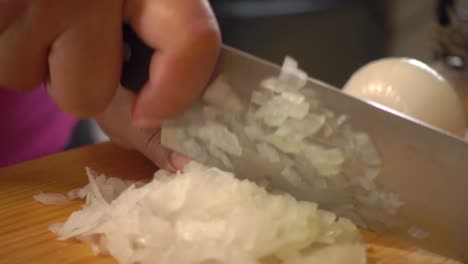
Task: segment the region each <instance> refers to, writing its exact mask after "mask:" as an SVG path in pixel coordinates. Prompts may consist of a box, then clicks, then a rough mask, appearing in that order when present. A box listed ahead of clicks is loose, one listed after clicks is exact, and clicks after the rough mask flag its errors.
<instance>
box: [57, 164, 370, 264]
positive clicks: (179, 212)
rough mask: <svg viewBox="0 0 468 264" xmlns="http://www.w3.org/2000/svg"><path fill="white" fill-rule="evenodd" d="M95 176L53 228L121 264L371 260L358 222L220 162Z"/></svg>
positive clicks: (342, 263) (291, 263)
mask: <svg viewBox="0 0 468 264" xmlns="http://www.w3.org/2000/svg"><path fill="white" fill-rule="evenodd" d="M88 176H89V184H88V185H87V186H86V187H85V188H83V189H81V190H78V192H79V193H80V195H78V196H76V195H74V197H80V198H86V203H85V205H84V207H83V208H82V209H81V210H79V211H76V212H74V213H73V214H72V215H71V216H70V217H69V218H68V220H67V221H66V222H65V223H64V224H63V225H60V224H53V225H51V226H50V230H51V231H53V232H55V233H56V234H57V235H58V236H59V239H60V240H66V239H71V238H76V239H79V240H81V241H84V242H87V243H91V244H92V246H93V249H94V251H95V252H96V253H97V254H98V253H100V254H110V255H112V256H113V257H114V258H115V259H116V260H117V261H118V262H119V263H122V264H127V263H128V264H130V263H140V264H146V263H158V264H165V263H168V264H169V263H170V264H173V263H177V264H185V263H187V264H189V263H190V264H208V263H213V264H229V263H232V264H238V263H244V264H267V263H268V264H278V263H289V264H300V263H304V264H305V263H308V264H313V263H317V264H319V263H320V264H323V263H327V264H345V263H346V264H361V263H366V257H365V249H364V246H363V245H361V244H360V243H359V241H360V234H359V231H358V229H357V228H356V226H355V225H354V224H352V222H351V221H349V220H347V219H346V218H337V217H336V216H335V214H333V213H331V212H327V211H324V210H321V209H318V208H317V204H315V203H312V202H302V201H297V200H296V199H294V198H293V197H292V196H290V195H288V194H275V195H274V194H270V193H268V192H267V191H266V190H265V189H264V188H261V187H259V186H257V185H256V184H255V183H253V182H250V181H248V180H239V179H237V178H235V177H234V175H233V174H231V173H228V172H225V171H222V170H219V169H217V168H209V167H205V166H203V165H201V164H199V163H196V162H190V163H189V164H188V165H187V166H186V167H185V168H184V169H183V170H182V171H180V172H178V173H177V174H175V175H172V174H170V173H169V172H167V171H164V170H160V171H158V172H156V173H155V177H154V179H153V180H152V181H151V182H149V183H147V184H143V183H131V182H127V181H122V180H120V179H118V178H106V177H104V176H103V175H101V176H96V175H95V174H94V173H93V172H92V171H91V170H88ZM129 184H130V185H129ZM81 194H84V195H85V197H83V196H82V195H81Z"/></svg>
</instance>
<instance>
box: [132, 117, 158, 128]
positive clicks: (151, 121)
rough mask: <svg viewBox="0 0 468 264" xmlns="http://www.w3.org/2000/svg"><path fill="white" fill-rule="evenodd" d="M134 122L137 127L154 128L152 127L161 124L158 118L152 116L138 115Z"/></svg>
mask: <svg viewBox="0 0 468 264" xmlns="http://www.w3.org/2000/svg"><path fill="white" fill-rule="evenodd" d="M134 123H135V125H136V126H137V127H141V128H154V127H160V126H161V124H162V121H161V120H160V119H158V118H153V117H138V118H136V119H135V121H134Z"/></svg>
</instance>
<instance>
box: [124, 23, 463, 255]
mask: <svg viewBox="0 0 468 264" xmlns="http://www.w3.org/2000/svg"><path fill="white" fill-rule="evenodd" d="M125 32H126V34H124V39H125V41H126V43H127V45H128V48H129V50H130V51H131V54H132V56H129V58H128V60H127V61H126V63H124V67H123V74H122V84H123V86H125V87H127V88H130V89H132V90H134V91H138V90H139V89H140V87H141V86H142V84H143V83H144V81H145V80H147V78H148V76H147V72H148V71H147V69H142V68H140V69H139V70H134V65H139V66H138V67H141V65H148V63H149V60H150V56H148V54H152V52H153V50H152V49H150V48H149V47H145V45H144V44H142V43H141V42H140V41H139V40H138V37H136V35H134V33H132V32H131V30H128V29H127V31H125ZM142 49H144V50H143V51H142ZM280 73H281V67H280V66H278V65H275V64H272V63H270V62H267V61H265V60H262V59H260V58H257V57H255V56H252V55H250V54H247V53H244V52H242V51H239V50H236V49H234V48H231V47H228V46H223V49H222V52H221V55H220V58H219V61H218V65H217V68H216V71H215V73H214V76H213V80H214V81H213V83H212V84H211V85H210V88H208V90H207V92H205V95H204V97H203V98H202V99H201V100H199V101H198V102H197V103H196V104H195V105H194V106H193V107H192V108H191V109H189V110H188V111H187V112H186V113H185V114H183V115H182V116H181V117H179V118H177V119H175V120H172V121H170V122H166V123H165V124H164V125H163V129H162V144H163V145H165V146H166V147H169V148H172V149H174V150H176V151H179V152H181V153H184V154H186V155H188V156H190V157H191V158H193V159H195V160H198V161H202V162H205V163H207V165H216V166H218V167H221V168H223V169H225V170H228V171H231V172H233V173H234V174H236V175H237V176H242V177H245V178H248V179H250V180H253V181H255V182H257V183H259V184H263V185H265V186H266V187H268V188H272V189H274V190H282V191H286V192H288V193H291V194H292V195H293V196H295V197H296V198H298V199H303V200H312V201H314V202H318V203H319V204H320V205H321V206H323V207H325V208H326V209H330V210H333V211H335V212H337V214H339V215H343V216H346V217H349V218H351V219H352V220H354V221H355V222H356V223H357V224H358V225H361V226H362V227H365V228H369V229H371V230H374V231H377V232H379V233H382V234H385V235H387V236H391V237H395V238H398V239H404V240H407V241H410V242H412V243H413V244H415V245H417V246H418V247H421V248H424V249H428V250H431V251H434V252H436V253H438V254H441V255H445V256H447V257H450V258H454V259H458V260H462V261H468V221H466V219H468V193H467V192H466V191H465V190H466V188H467V186H468V144H467V143H466V142H465V141H463V140H461V139H460V138H456V137H454V136H452V135H450V134H447V133H445V132H443V131H441V130H438V129H436V128H434V127H431V126H429V125H427V124H424V123H422V122H419V121H418V120H415V119H412V118H410V117H408V116H405V115H403V114H400V113H398V112H395V111H392V110H391V109H388V108H385V107H382V106H379V105H375V104H372V103H368V102H364V101H362V100H359V99H356V98H354V97H351V96H349V95H346V94H344V93H342V92H341V91H339V90H338V89H336V88H334V87H332V86H330V85H328V84H326V83H324V82H321V81H318V80H315V79H312V78H307V79H306V83H305V85H304V87H303V88H301V90H300V91H303V93H304V94H307V96H305V100H306V102H307V103H308V104H309V109H308V114H309V115H313V116H314V118H316V120H315V123H314V122H313V123H312V124H317V122H319V121H317V120H321V119H320V118H321V117H323V116H325V117H326V118H327V119H329V120H332V121H334V122H335V121H336V122H335V123H336V124H337V126H338V125H340V126H341V123H343V122H344V123H346V124H345V125H343V127H342V128H337V127H332V129H331V130H332V131H331V132H330V131H329V132H328V134H329V135H328V137H327V135H326V134H327V132H324V131H319V132H316V134H313V135H309V138H308V139H307V140H308V141H311V142H313V143H310V144H308V146H307V149H306V148H305V147H302V145H301V146H300V148H302V149H301V150H300V151H299V152H300V155H299V154H298V151H297V150H295V149H294V148H292V149H289V150H288V149H287V148H288V146H283V147H284V148H283V147H281V144H280V143H281V142H278V140H276V139H275V138H274V137H270V138H269V139H268V140H263V139H258V138H255V139H252V138H249V137H248V136H246V135H247V134H249V133H246V130H245V128H246V127H248V126H250V125H252V122H253V123H254V124H255V122H260V121H258V120H257V119H258V118H259V115H258V113H257V115H256V114H255V113H256V112H258V111H260V110H259V107H258V106H255V103H253V102H252V99H253V96H254V97H256V98H257V97H258V96H259V93H260V95H261V93H262V92H263V93H264V92H265V89H264V88H265V87H264V86H265V85H266V84H265V80H266V79H268V78H270V79H271V78H272V77H275V76H276V77H277V76H278V75H280ZM135 80H137V81H135ZM220 80H221V81H220ZM216 82H218V83H216ZM262 83H263V86H262ZM215 84H216V85H215ZM226 86H228V88H226ZM229 87H230V88H232V90H230V88H229ZM210 89H211V90H210ZM208 92H209V93H211V94H212V95H213V94H215V95H216V94H218V97H216V96H214V97H213V96H211V97H212V98H207V93H208ZM267 92H269V93H270V96H272V97H271V98H269V100H270V101H271V99H272V98H273V97H275V96H276V97H278V96H279V95H278V94H277V93H276V94H275V92H272V91H267ZM289 95H291V96H294V95H297V93H294V92H293V93H292V94H289ZM289 95H288V96H289ZM208 97H209V96H208ZM283 97H284V96H283ZM232 98H235V99H233V100H228V99H232ZM296 99H297V98H296ZM257 100H260V99H259V98H257ZM298 100H300V98H299V99H298ZM254 101H255V100H254ZM279 101H281V100H279ZM312 101H313V103H312ZM313 104H318V105H319V107H318V108H317V106H315V108H314V107H312V105H313ZM236 105H237V107H236ZM225 106H228V107H225ZM229 106H232V107H229ZM239 106H240V107H239ZM270 109H271V108H270ZM314 109H315V110H314ZM281 110H282V111H283V112H284V111H289V109H281ZM280 112H281V111H280ZM296 114H297V113H296ZM266 115H267V116H268V113H267V114H266ZM278 115H282V114H281V113H279V114H278ZM283 116H284V115H283ZM308 117H309V116H308ZM256 118H257V119H256ZM260 119H261V118H260ZM289 119H291V118H289ZM292 119H294V118H292ZM344 120H345V121H344ZM319 123H320V122H319ZM338 123H340V124H338ZM295 124H299V125H300V124H301V122H296V123H295ZM270 125H271V124H270ZM259 127H260V128H262V129H264V131H263V134H262V136H263V137H269V136H271V135H273V134H275V133H277V132H278V129H277V128H278V127H276V128H275V129H276V130H275V129H272V128H271V127H269V126H268V125H265V124H260V125H258V126H257V128H259ZM306 128H308V129H310V128H311V127H310V126H309V127H306ZM319 130H326V129H325V128H324V126H323V125H322V126H321V127H320V129H319ZM328 130H330V129H328ZM265 131H266V132H265ZM337 131H338V132H337ZM251 132H252V131H251ZM283 132H284V131H283ZM286 132H287V131H286ZM289 132H290V131H289ZM296 132H297V131H296ZM296 134H297V133H296ZM296 134H294V133H293V134H291V133H289V134H288V133H286V134H284V133H283V136H284V135H286V136H287V137H289V138H286V139H287V140H290V139H291V138H292V137H293V136H295V135H296ZM335 134H336V135H335ZM278 135H281V133H279V134H278ZM219 136H221V137H223V138H224V139H225V140H223V142H213V141H212V140H213V138H214V137H219ZM283 139H284V137H283ZM236 140H237V141H236ZM275 140H276V141H275ZM288 142H289V141H288ZM299 142H303V141H299ZM350 142H351V143H353V144H354V145H353V144H351V143H350ZM283 143H284V142H283ZM278 144H280V145H278ZM350 144H351V145H353V146H351V147H350ZM359 144H360V146H358V147H356V145H359ZM237 145H238V146H237ZM283 145H284V144H283ZM278 146H280V147H278ZM271 147H273V149H274V151H276V152H277V153H279V156H280V157H279V159H280V162H274V158H271V157H270V158H271V159H269V158H268V156H269V155H270V154H271V153H272V152H271ZM289 147H290V146H289ZM359 147H362V148H363V149H359ZM262 149H263V151H262ZM265 149H266V150H265ZM285 149H286V151H283V150H285ZM197 151H198V152H197ZM304 152H308V153H309V155H304V154H303V153H304ZM372 152H375V153H374V154H373V155H372ZM340 153H341V154H343V155H341V156H340V155H339V154H340ZM350 153H351V154H352V153H355V154H356V155H360V158H356V157H353V155H350ZM366 153H367V154H368V155H367V156H366ZM369 153H370V154H369ZM262 154H263V155H262ZM376 155H377V156H378V159H377V160H375V159H376ZM270 156H271V155H270ZM305 156H307V157H308V158H307V157H305ZM207 157H208V160H207ZM324 157H328V158H329V159H334V162H331V163H330V162H329V161H327V160H322V158H324ZM272 159H273V161H272ZM366 159H367V160H366ZM369 159H370V160H369ZM320 162H322V163H320ZM320 164H322V165H323V168H320V166H322V165H320ZM330 164H332V165H333V164H335V165H336V166H335V167H333V166H332V167H330V166H331V165H330ZM327 166H328V167H327ZM337 167H338V172H337V171H336V168H337ZM291 168H293V169H292V171H291ZM298 168H299V169H298ZM317 168H318V169H317ZM288 169H289V171H288ZM320 169H322V171H321V170H320ZM327 169H328V170H327ZM337 175H338V176H337ZM294 177H296V178H294ZM339 179H341V180H339ZM343 179H344V180H343ZM365 179H367V180H365ZM363 180H365V181H364V182H362V181H363ZM356 181H357V182H358V183H356ZM369 185H370V186H369Z"/></svg>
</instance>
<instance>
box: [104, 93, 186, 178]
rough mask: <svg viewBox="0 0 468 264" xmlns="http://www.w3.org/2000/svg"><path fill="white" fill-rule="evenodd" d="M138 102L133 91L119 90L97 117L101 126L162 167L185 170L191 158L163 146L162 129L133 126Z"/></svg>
mask: <svg viewBox="0 0 468 264" xmlns="http://www.w3.org/2000/svg"><path fill="white" fill-rule="evenodd" d="M134 101H135V95H134V94H133V93H132V92H130V91H128V90H126V89H123V88H119V89H117V92H116V94H115V96H114V98H113V99H112V101H111V103H110V105H109V106H108V108H107V109H106V110H105V111H104V112H103V113H101V114H100V115H98V116H97V118H96V119H97V121H98V123H99V125H100V126H101V128H102V129H103V130H104V131H105V132H106V133H107V134H108V135H109V137H110V138H111V140H112V141H114V142H116V143H118V144H121V145H124V146H126V147H128V146H133V147H134V148H136V149H137V150H138V151H140V152H141V153H142V154H144V155H145V156H146V157H147V158H148V159H150V160H151V161H153V163H155V164H156V165H157V166H158V167H159V168H162V169H166V170H170V171H177V170H180V169H182V168H183V167H184V166H185V164H186V163H187V162H188V161H189V159H188V158H186V157H184V156H182V155H180V154H178V153H176V152H174V151H171V150H169V149H167V148H165V147H163V146H161V145H160V139H161V138H160V137H161V133H160V132H161V131H160V129H159V128H150V129H140V128H137V127H135V126H133V125H132V118H131V108H132V105H133V103H134Z"/></svg>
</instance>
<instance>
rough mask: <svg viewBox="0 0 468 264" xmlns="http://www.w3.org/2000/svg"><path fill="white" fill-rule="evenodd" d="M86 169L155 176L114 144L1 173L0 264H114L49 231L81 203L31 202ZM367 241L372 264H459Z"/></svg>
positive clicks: (80, 181)
mask: <svg viewBox="0 0 468 264" xmlns="http://www.w3.org/2000/svg"><path fill="white" fill-rule="evenodd" d="M85 166H88V167H91V168H93V169H94V170H96V171H97V172H99V173H104V174H106V175H108V176H115V177H122V178H127V179H136V178H144V177H151V176H152V174H153V173H154V171H155V170H156V167H154V165H152V164H151V163H150V162H149V161H147V160H146V159H145V158H143V157H142V156H141V155H140V154H138V153H136V152H134V151H129V150H124V149H121V148H119V147H117V146H115V145H113V144H111V143H104V144H98V145H93V146H89V147H84V148H79V149H76V150H72V151H68V152H64V153H61V154H57V155H53V156H49V157H46V158H43V159H38V160H34V161H30V162H26V163H23V164H20V165H17V166H13V167H9V168H4V169H0V263H8V264H13V263H21V264H22V263H34V264H42V263H44V264H46V263H47V264H49V263H50V264H52V263H92V264H98V263H99V264H104V263H115V261H114V260H113V259H112V258H110V257H102V256H100V257H97V256H94V255H93V253H92V252H91V249H90V248H89V246H87V245H85V244H81V243H79V242H74V241H66V242H62V241H57V240H56V239H55V237H54V235H53V234H52V233H50V232H49V231H48V229H47V227H48V225H49V224H51V223H55V222H61V221H64V220H65V219H66V218H67V217H68V215H70V213H72V212H73V211H74V210H77V209H79V208H80V206H81V202H73V203H70V204H68V205H64V206H45V205H42V204H39V203H37V202H35V201H34V200H33V199H32V196H33V195H34V194H37V193H39V192H61V193H66V192H67V191H69V190H71V189H73V188H76V187H81V186H84V185H85V184H86V183H87V178H86V175H85V171H84V168H85ZM363 235H364V239H365V242H366V243H367V244H368V245H369V250H368V259H369V263H370V264H372V263H376V264H377V263H379V264H384V263H389V264H390V263H391V264H399V263H414V264H435V263H440V264H459V262H456V261H451V260H447V259H444V258H442V257H439V256H436V255H434V254H430V253H428V252H425V251H422V250H418V249H416V248H414V247H412V246H410V245H407V244H404V243H401V242H399V241H395V240H392V239H389V238H385V237H382V236H379V235H377V234H375V233H372V232H368V231H363ZM174 264H177V263H174Z"/></svg>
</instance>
